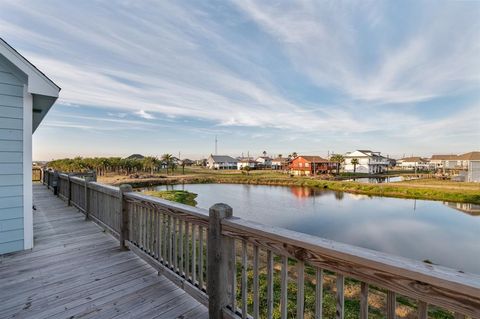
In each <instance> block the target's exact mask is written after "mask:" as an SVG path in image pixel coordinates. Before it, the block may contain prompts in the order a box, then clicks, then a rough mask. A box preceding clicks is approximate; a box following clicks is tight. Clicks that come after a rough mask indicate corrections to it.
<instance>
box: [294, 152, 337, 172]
mask: <svg viewBox="0 0 480 319" xmlns="http://www.w3.org/2000/svg"><path fill="white" fill-rule="evenodd" d="M335 167H336V163H334V162H330V161H329V160H327V159H324V158H323V157H320V156H309V155H300V156H297V157H295V158H294V159H293V160H292V162H291V163H290V166H289V170H290V173H291V174H294V175H300V176H310V175H316V174H324V173H328V172H330V171H331V170H333V169H335Z"/></svg>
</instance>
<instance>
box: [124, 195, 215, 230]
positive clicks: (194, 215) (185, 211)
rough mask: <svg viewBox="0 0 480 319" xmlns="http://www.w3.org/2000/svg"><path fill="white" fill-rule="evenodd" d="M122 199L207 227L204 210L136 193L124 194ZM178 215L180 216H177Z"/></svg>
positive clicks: (206, 214) (206, 213)
mask: <svg viewBox="0 0 480 319" xmlns="http://www.w3.org/2000/svg"><path fill="white" fill-rule="evenodd" d="M124 197H125V199H126V200H127V201H128V202H133V203H137V204H140V205H142V206H145V207H149V208H153V209H161V210H163V211H165V212H166V213H167V214H175V215H176V217H178V218H180V219H188V220H191V219H194V221H195V222H196V223H201V224H204V225H208V221H209V217H208V211H207V210H205V209H202V208H198V207H193V206H189V205H185V204H181V203H176V202H172V201H168V200H165V199H161V198H157V197H153V196H150V195H144V194H140V193H137V192H132V193H125V194H124ZM179 213H180V214H181V215H179ZM182 215H183V216H182ZM182 217H183V218H182Z"/></svg>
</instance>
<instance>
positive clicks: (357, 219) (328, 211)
mask: <svg viewBox="0 0 480 319" xmlns="http://www.w3.org/2000/svg"><path fill="white" fill-rule="evenodd" d="M166 188H167V187H166V186H159V187H157V189H166ZM168 188H169V189H185V190H188V191H191V192H194V193H197V194H198V197H197V199H196V200H197V202H198V206H199V207H202V208H207V209H208V208H209V207H210V206H211V205H213V204H215V203H218V202H224V203H227V204H229V205H230V206H232V207H233V213H234V215H236V216H238V217H242V218H245V219H249V220H254V221H258V222H260V223H264V224H269V225H275V226H279V227H284V228H287V229H291V230H295V231H299V232H303V233H308V234H311V235H316V236H320V237H323V238H328V239H332V240H336V241H340V242H344V243H349V244H352V245H356V246H361V247H365V248H369V249H374V250H378V251H383V252H386V253H391V254H395V255H400V256H404V257H409V258H413V259H416V260H426V259H428V260H431V261H432V262H433V263H436V264H440V265H444V266H448V267H451V268H454V269H459V270H463V271H467V272H475V273H478V274H480V258H478V256H480V245H478V242H479V241H480V216H478V215H479V214H478V210H479V208H480V207H478V206H479V205H462V204H456V203H455V204H453V203H445V205H444V204H443V203H442V202H435V201H425V200H416V201H415V200H409V199H398V198H387V197H374V196H366V195H358V194H350V193H343V192H338V191H337V192H335V191H331V190H326V189H319V188H316V189H315V188H306V187H282V186H260V185H238V184H235V185H231V184H192V185H173V186H168ZM459 210H460V211H462V212H466V214H463V213H460V212H459Z"/></svg>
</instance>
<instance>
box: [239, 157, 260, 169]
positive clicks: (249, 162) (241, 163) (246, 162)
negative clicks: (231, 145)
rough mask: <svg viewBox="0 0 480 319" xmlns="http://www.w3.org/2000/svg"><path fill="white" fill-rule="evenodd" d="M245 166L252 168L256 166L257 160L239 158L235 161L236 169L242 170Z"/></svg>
mask: <svg viewBox="0 0 480 319" xmlns="http://www.w3.org/2000/svg"><path fill="white" fill-rule="evenodd" d="M245 167H250V169H254V168H255V167H257V162H255V161H254V160H252V159H241V160H239V161H238V162H237V169H238V170H242V169H244V168H245Z"/></svg>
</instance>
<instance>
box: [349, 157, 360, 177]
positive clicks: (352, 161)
mask: <svg viewBox="0 0 480 319" xmlns="http://www.w3.org/2000/svg"><path fill="white" fill-rule="evenodd" d="M350 163H351V164H352V165H353V174H355V173H356V172H357V165H358V158H352V160H351V161H350Z"/></svg>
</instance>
